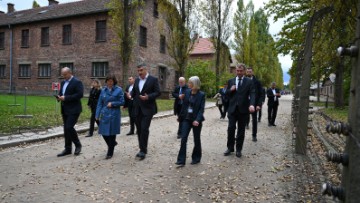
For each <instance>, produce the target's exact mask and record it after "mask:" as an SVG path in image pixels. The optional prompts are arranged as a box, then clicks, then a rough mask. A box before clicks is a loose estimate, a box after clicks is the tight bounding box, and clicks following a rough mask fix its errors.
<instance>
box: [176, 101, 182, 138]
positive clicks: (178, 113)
mask: <svg viewBox="0 0 360 203" xmlns="http://www.w3.org/2000/svg"><path fill="white" fill-rule="evenodd" d="M176 109H177V112H176V115H180V111H181V104H178V106H177V108H176ZM181 131H182V127H181V122H180V121H179V127H178V131H177V134H178V135H179V136H181Z"/></svg>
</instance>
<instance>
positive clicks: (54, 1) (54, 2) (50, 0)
mask: <svg viewBox="0 0 360 203" xmlns="http://www.w3.org/2000/svg"><path fill="white" fill-rule="evenodd" d="M58 4H59V2H58V1H56V0H49V6H52V5H58Z"/></svg>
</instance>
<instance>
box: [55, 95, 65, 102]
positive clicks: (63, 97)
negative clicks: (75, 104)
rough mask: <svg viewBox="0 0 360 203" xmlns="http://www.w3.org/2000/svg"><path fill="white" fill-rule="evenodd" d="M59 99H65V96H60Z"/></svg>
mask: <svg viewBox="0 0 360 203" xmlns="http://www.w3.org/2000/svg"><path fill="white" fill-rule="evenodd" d="M57 99H58V100H59V101H65V96H59V97H58V98H57Z"/></svg>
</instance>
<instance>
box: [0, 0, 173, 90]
mask: <svg viewBox="0 0 360 203" xmlns="http://www.w3.org/2000/svg"><path fill="white" fill-rule="evenodd" d="M153 5H154V4H153V1H146V7H145V8H146V9H145V12H144V20H143V23H142V26H145V27H147V34H148V35H147V47H146V48H143V47H139V46H138V43H136V46H135V49H134V52H133V57H132V61H131V63H130V67H132V68H131V69H130V72H129V73H128V75H133V76H136V75H137V72H136V64H138V62H139V61H140V60H143V61H145V62H146V63H147V64H148V66H149V67H150V74H152V75H154V76H156V77H158V74H159V66H165V67H166V70H167V74H166V78H165V80H166V84H165V85H164V88H163V89H162V91H169V90H171V89H172V88H173V86H174V80H175V71H174V70H173V68H172V64H173V63H172V59H171V58H170V56H169V55H168V54H167V53H166V54H162V53H160V51H159V50H160V34H159V31H158V26H157V21H158V19H157V18H154V17H153ZM105 19H107V26H108V29H107V41H106V42H95V34H96V32H95V27H96V21H98V20H105ZM65 24H71V25H72V44H71V45H63V44H62V32H63V25H65ZM109 25H110V23H109V20H108V15H107V14H106V13H99V14H92V15H88V16H78V17H69V18H66V19H59V20H49V21H43V22H36V23H31V24H23V25H15V26H13V37H14V44H13V77H12V78H13V84H15V85H16V87H17V89H18V90H19V89H23V88H24V87H25V86H27V87H28V88H29V92H30V93H33V94H49V95H50V94H52V91H51V83H52V82H60V81H61V78H60V77H59V63H62V62H72V63H73V64H74V75H75V76H76V77H78V78H79V79H80V80H82V81H83V83H84V86H85V92H86V93H87V90H88V89H89V87H90V84H91V79H92V78H91V69H92V62H97V61H107V62H108V63H109V70H110V73H114V74H115V75H116V76H117V77H118V80H121V79H122V74H123V71H122V66H121V61H120V58H119V54H118V51H116V49H115V46H116V44H114V42H113V41H112V39H113V38H114V34H113V33H112V32H111V29H110V28H109ZM41 27H49V30H50V31H49V36H50V40H49V41H50V46H47V47H41V45H40V40H41ZM23 29H29V30H30V34H29V35H30V37H29V48H21V30H23ZM3 31H5V35H6V36H5V43H6V45H5V49H4V50H0V65H1V64H5V65H6V78H0V91H2V92H8V91H9V83H10V79H9V75H10V74H9V69H10V68H9V67H10V54H9V39H10V30H9V29H8V28H0V32H3ZM137 36H138V31H137ZM27 62H28V63H29V64H30V65H31V77H30V78H19V77H18V71H19V63H27ZM42 62H50V63H51V78H39V77H38V64H39V63H42ZM119 83H120V84H121V83H122V81H120V82H119Z"/></svg>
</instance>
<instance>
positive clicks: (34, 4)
mask: <svg viewBox="0 0 360 203" xmlns="http://www.w3.org/2000/svg"><path fill="white" fill-rule="evenodd" d="M39 7H40V5H39V4H38V3H37V2H36V1H35V0H34V1H33V4H32V8H39Z"/></svg>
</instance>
